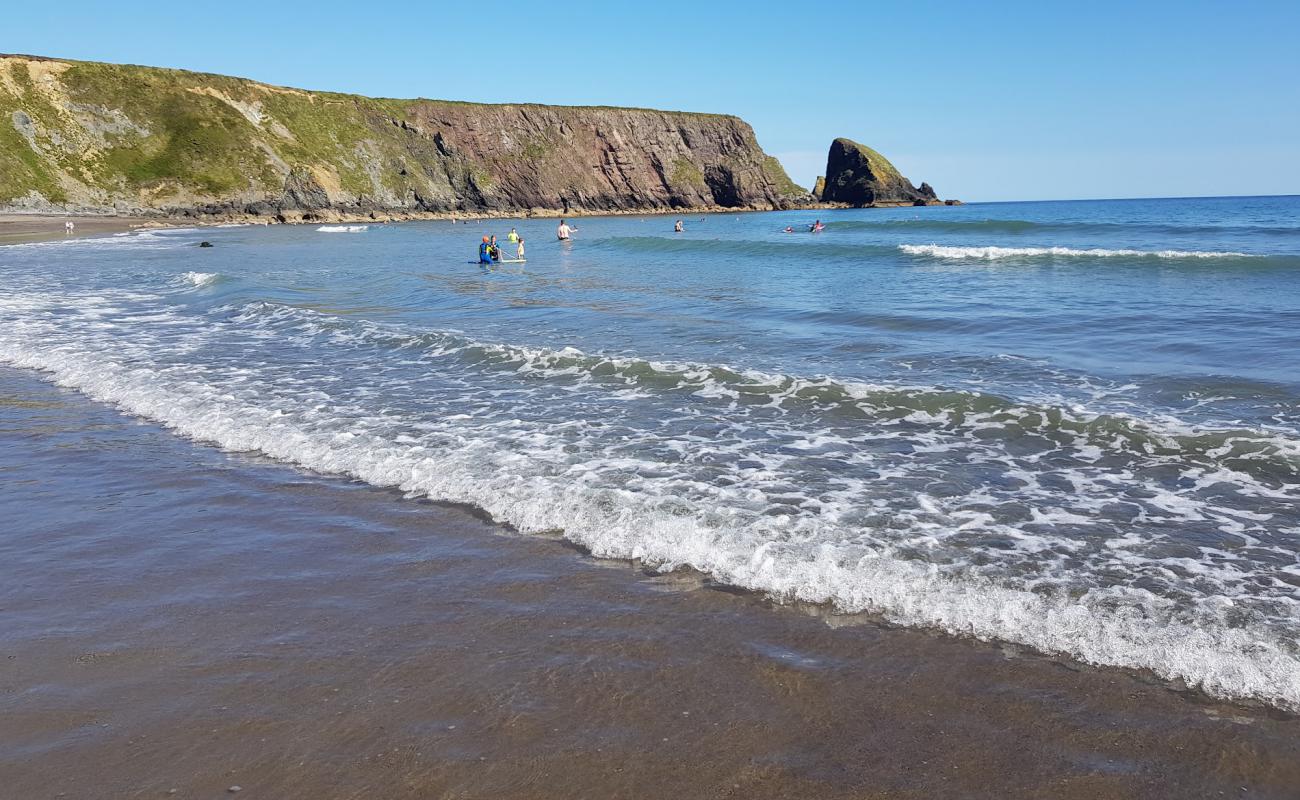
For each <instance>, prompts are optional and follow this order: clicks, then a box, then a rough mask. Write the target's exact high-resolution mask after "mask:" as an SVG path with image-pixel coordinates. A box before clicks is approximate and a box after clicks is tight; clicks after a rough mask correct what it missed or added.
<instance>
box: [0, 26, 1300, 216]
mask: <svg viewBox="0 0 1300 800" xmlns="http://www.w3.org/2000/svg"><path fill="white" fill-rule="evenodd" d="M0 52H7V53H29V54H36V55H47V56H55V57H62V58H75V59H87V60H95V61H113V62H124V63H132V64H148V65H152V66H164V67H178V68H183V69H190V70H197V71H203V72H216V73H222V74H228V75H238V76H241V77H248V78H254V79H257V80H260V81H265V82H267V83H274V84H281V85H287V86H296V87H301V88H307V89H322V90H333V91H344V92H357V93H360V94H367V95H374V96H385V97H432V98H441V99H452V100H472V101H482V102H523V101H526V102H538V103H559V104H571V105H588V104H594V105H626V106H638V107H649V108H664V109H675V110H686V111H706V112H717V113H729V114H736V115H738V116H740V117H742V118H743V119H745V120H746V121H747V122H749V123H750V124H751V125H753V127H754V130H755V132H756V133H757V135H758V140H759V143H760V144H761V145H762V146H763V147H764V149H765V150H767V152H769V153H771V154H773V155H775V156H777V157H778V158H779V159H780V160H781V162H782V163H783V164H784V165H785V167H786V169H787V171H788V172H789V173H790V176H791V177H792V178H794V180H795V181H796V182H797V183H799V184H801V185H804V186H811V185H812V182H813V180H814V179H815V177H816V176H817V175H820V174H822V173H824V171H825V165H826V152H827V150H828V149H829V146H830V142H831V140H833V139H834V138H836V137H838V136H845V137H848V138H850V139H855V140H857V141H860V142H862V143H864V144H867V145H870V146H871V147H873V148H875V149H876V150H878V151H880V152H882V153H884V154H885V155H886V156H887V157H888V158H890V159H891V160H892V161H893V162H894V163H895V164H896V165H897V166H898V167H899V169H900V170H901V171H902V172H903V174H905V175H907V176H908V177H909V178H911V179H912V180H913V182H915V183H918V184H919V183H920V182H921V181H928V182H929V183H930V184H932V185H933V186H934V187H935V189H936V190H937V191H938V192H939V195H940V196H941V197H946V198H947V197H955V198H960V199H963V200H968V201H981V200H982V201H993V200H1044V199H1075V198H1110V197H1177V196H1206V195H1250V194H1300V2H1296V0H1289V1H1288V2H1273V1H1272V0H1260V1H1258V2H1255V1H1253V0H1240V1H1239V2H1227V1H1226V0H1224V1H1223V2H1200V1H1199V0H1183V2H1163V1H1162V0H1152V1H1151V2H1140V1H1138V2H1134V1H1133V0H1130V2H1108V1H1107V0H1102V1H1101V2H1092V3H1064V2H1060V3H1056V2H1033V3H1030V2H983V3H977V2H949V3H941V2H927V0H918V1H916V2H891V3H885V2H867V1H864V0H859V1H858V2H852V3H825V2H805V3H768V2H761V1H758V2H711V3H710V2H693V3H688V2H677V0H665V1H661V2H653V3H619V2H608V1H607V2H603V3H602V2H593V3H587V2H573V3H554V4H540V3H508V2H494V1H493V0H478V1H477V2H472V3H456V4H448V3H442V2H437V1H436V0H431V1H430V0H427V1H426V2H421V3H403V2H387V3H372V4H363V3H357V2H355V0H354V1H353V2H348V3H342V2H333V1H332V0H316V1H315V2H313V3H310V4H298V3H294V4H288V3H275V2H265V1H264V2H259V3H250V2H244V0H226V2H222V3H217V4H211V3H184V2H176V1H175V0H172V2H168V3H161V2H130V0H119V1H118V2H113V3H109V2H103V0H100V1H99V2H78V1H77V0H63V1H62V2H57V3H51V2H46V3H20V2H13V3H12V4H10V6H9V8H7V9H6V10H5V12H4V13H3V20H2V21H0Z"/></svg>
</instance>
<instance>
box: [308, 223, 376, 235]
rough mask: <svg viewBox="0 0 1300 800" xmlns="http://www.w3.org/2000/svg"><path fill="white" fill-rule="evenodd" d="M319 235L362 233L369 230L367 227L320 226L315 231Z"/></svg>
mask: <svg viewBox="0 0 1300 800" xmlns="http://www.w3.org/2000/svg"><path fill="white" fill-rule="evenodd" d="M316 230H317V232H319V233H362V232H363V231H368V230H370V226H369V225H322V226H320V227H319V228H317V229H316Z"/></svg>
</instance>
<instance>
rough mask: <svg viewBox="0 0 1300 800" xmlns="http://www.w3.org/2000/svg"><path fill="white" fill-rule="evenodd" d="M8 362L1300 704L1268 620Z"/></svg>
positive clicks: (155, 406) (641, 538)
mask: <svg viewBox="0 0 1300 800" xmlns="http://www.w3.org/2000/svg"><path fill="white" fill-rule="evenodd" d="M560 357H561V358H563V357H565V356H560ZM570 357H572V356H570ZM0 359H2V360H4V361H6V362H8V363H10V364H13V365H16V366H20V367H26V368H34V369H39V370H42V371H45V372H46V373H48V374H50V375H51V376H52V377H53V378H54V379H55V380H56V381H57V382H58V383H59V384H60V385H63V386H68V387H73V388H77V389H79V390H81V391H82V392H84V393H86V394H87V395H89V396H90V397H92V398H94V399H96V400H99V401H102V402H106V403H111V404H113V405H115V406H117V407H118V408H121V409H122V410H124V411H127V412H129V413H132V414H136V415H139V416H142V417H145V418H148V419H151V420H154V421H157V422H159V423H161V424H163V425H165V426H167V427H169V428H171V429H172V430H174V431H176V432H177V433H179V434H182V435H185V436H187V437H190V438H193V439H195V440H199V441H205V442H211V443H213V444H216V445H218V446H220V447H223V448H226V449H229V450H233V451H245V452H257V453H261V454H264V455H266V456H269V457H272V458H275V459H279V460H282V461H285V462H288V463H293V464H297V465H299V466H302V467H305V468H308V469H312V470H315V471H318V472H321V473H325V474H335V475H342V476H349V477H353V478H356V479H358V480H362V481H365V482H367V483H370V484H372V485H374V486H379V487H393V488H396V489H399V490H401V491H404V492H407V493H411V494H414V495H419V496H425V497H429V498H432V499H435V500H440V501H449V502H457V503H467V504H471V505H475V506H478V507H480V508H483V509H485V510H486V511H488V512H489V513H490V514H491V515H492V516H493V517H494V518H495V519H496V520H497V521H499V522H503V523H506V524H509V525H512V526H514V527H515V528H517V529H519V530H521V531H524V532H543V531H555V530H560V531H563V532H564V535H565V537H566V538H568V539H570V540H571V541H573V542H575V543H577V544H580V545H582V546H583V547H585V548H587V549H589V550H590V551H591V552H592V553H593V554H595V555H597V556H600V557H608V558H627V559H639V560H641V561H644V562H645V563H647V564H649V565H654V566H655V567H657V568H658V569H660V570H664V571H669V570H674V569H678V568H683V567H689V568H692V569H695V570H698V571H700V572H702V573H704V574H707V575H710V576H712V577H713V578H715V579H717V580H719V581H722V582H724V583H727V584H730V585H734V586H737V587H742V588H746V589H752V590H755V591H759V592H764V593H767V594H770V595H772V596H774V597H777V598H780V599H784V600H799V601H806V602H813V603H822V604H830V605H832V606H834V607H835V608H837V609H839V610H840V611H843V612H850V613H860V612H864V613H871V614H875V615H879V616H880V617H882V618H884V619H885V620H888V621H890V622H892V623H895V624H901V625H907V626H914V627H924V628H929V629H936V630H940V631H944V632H946V633H949V634H953V635H959V636H971V637H974V638H977V639H981V640H992V639H998V640H1004V641H1010V642H1015V643H1018V644H1023V645H1026V646H1029V647H1032V648H1035V649H1037V650H1039V651H1041V652H1045V653H1062V654H1068V655H1070V656H1072V657H1074V658H1076V659H1078V660H1081V661H1084V662H1087V663H1092V664H1099V665H1109V666H1119V667H1129V668H1139V669H1147V670H1150V671H1152V672H1154V673H1155V674H1157V675H1159V676H1161V677H1162V678H1165V679H1168V680H1181V681H1185V682H1186V683H1188V684H1190V685H1193V686H1198V687H1200V688H1202V689H1203V690H1205V691H1206V692H1208V693H1210V694H1213V695H1217V696H1224V697H1230V698H1256V699H1259V700H1262V701H1265V702H1269V703H1273V704H1276V705H1279V706H1281V707H1286V708H1300V660H1298V659H1297V656H1296V654H1295V653H1293V652H1288V650H1287V648H1286V646H1285V645H1284V643H1283V642H1280V641H1277V640H1276V639H1275V637H1272V636H1270V635H1269V633H1267V632H1266V631H1262V630H1256V629H1253V628H1251V627H1228V626H1226V625H1225V624H1224V621H1223V619H1222V618H1221V617H1220V616H1219V614H1218V612H1216V611H1215V610H1214V609H1212V608H1205V609H1199V610H1195V611H1191V612H1189V611H1187V610H1185V609H1178V608H1176V607H1175V604H1174V603H1173V602H1172V601H1170V600H1167V599H1165V598H1161V597H1158V596H1156V595H1154V594H1152V593H1150V592H1148V591H1145V590H1142V589H1136V588H1111V589H1090V590H1088V591H1085V592H1083V593H1082V594H1080V595H1078V596H1071V595H1070V594H1068V593H1062V592H1041V591H1030V590H1026V589H1018V588H1013V587H1009V586H1005V585H1000V584H998V583H997V582H994V581H991V580H987V579H982V578H980V577H978V576H971V575H967V576H963V575H954V574H947V573H943V572H940V571H939V570H937V569H936V568H935V566H934V565H932V564H929V563H924V562H918V561H915V560H910V559H907V558H904V557H901V556H900V555H899V554H896V553H892V552H890V551H889V550H888V549H884V548H873V547H870V546H866V547H864V546H861V545H849V544H846V543H842V542H841V543H830V544H823V545H821V546H818V547H815V548H813V549H809V548H807V547H804V546H802V545H801V544H800V543H801V542H804V541H807V540H808V539H809V538H814V539H815V538H816V532H815V530H810V529H808V528H807V526H806V525H804V526H802V527H801V526H800V525H798V524H795V523H788V522H785V521H782V520H780V519H771V520H768V521H761V522H756V523H752V524H754V525H760V526H766V527H767V528H768V529H767V530H762V531H758V532H757V533H758V535H755V533H756V532H755V531H754V530H752V529H750V530H747V531H745V532H744V533H742V532H741V531H740V530H738V529H737V528H736V527H735V526H736V524H737V522H736V520H734V519H730V518H728V516H727V515H726V514H725V513H721V512H719V511H710V510H709V509H707V508H693V507H691V506H690V505H689V504H687V505H683V501H681V500H680V499H679V498H674V497H672V496H671V494H669V495H656V494H654V493H650V492H637V491H629V490H627V489H617V488H602V487H596V486H590V485H586V484H585V483H584V482H583V481H580V480H573V479H570V478H568V477H566V476H563V475H560V476H554V477H548V476H546V475H541V474H530V473H529V472H528V471H527V466H526V464H521V463H519V462H518V458H519V456H518V454H517V453H513V452H509V451H494V450H493V449H491V448H486V447H485V446H484V444H483V443H482V442H465V443H463V444H461V445H460V446H451V447H441V448H437V447H428V446H424V445H423V444H421V443H419V442H411V441H409V440H403V438H402V437H401V436H391V435H385V434H384V433H382V432H380V433H377V432H375V431H374V430H371V429H367V428H365V427H361V428H356V427H353V426H349V425H348V423H347V421H346V420H343V419H334V418H330V417H328V416H322V415H321V413H319V411H313V410H311V409H300V408H294V407H293V406H287V407H270V406H267V405H264V404H262V403H260V402H258V401H257V400H255V399H254V398H253V397H249V396H246V397H236V396H232V395H231V394H230V393H229V391H228V390H227V388H226V387H221V386H215V385H209V384H206V383H204V382H203V381H202V379H201V378H199V377H198V376H187V377H185V378H183V379H181V380H179V381H174V382H169V381H168V380H166V379H164V378H162V377H160V376H158V375H155V374H153V373H152V372H151V371H149V370H142V369H139V368H138V367H136V366H133V365H131V364H125V363H124V364H118V363H115V362H114V361H113V360H112V359H111V358H108V359H106V358H104V357H103V354H102V353H95V352H92V351H82V352H77V351H74V350H72V349H55V350H41V349H40V348H38V347H35V346H25V345H23V344H19V343H15V342H13V341H8V340H4V341H3V344H2V346H0ZM307 405H309V406H310V405H311V403H308V404H307ZM512 464H513V466H511V465H512ZM521 469H523V470H525V471H524V472H523V473H522V474H521V473H520V470H521Z"/></svg>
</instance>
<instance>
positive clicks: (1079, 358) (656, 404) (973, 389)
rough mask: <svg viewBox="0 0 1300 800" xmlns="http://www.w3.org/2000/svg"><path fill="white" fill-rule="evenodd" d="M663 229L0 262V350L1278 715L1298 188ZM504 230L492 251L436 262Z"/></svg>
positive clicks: (712, 565)
mask: <svg viewBox="0 0 1300 800" xmlns="http://www.w3.org/2000/svg"><path fill="white" fill-rule="evenodd" d="M817 217H820V219H821V220H822V221H823V222H825V223H826V224H827V227H826V230H825V231H824V232H822V233H819V234H810V233H807V232H805V231H806V230H807V226H808V225H809V224H810V223H811V222H812V221H813V220H814V219H815V218H817ZM682 219H683V221H684V224H685V227H686V230H685V232H684V233H682V234H673V233H672V224H673V218H671V217H615V218H589V219H580V220H577V222H576V224H577V227H578V232H577V234H576V235H575V239H574V241H572V242H570V243H559V242H557V241H555V238H554V228H555V225H556V222H557V221H556V220H515V221H490V222H483V223H471V224H467V225H466V224H462V225H452V224H450V223H448V222H427V223H407V224H401V225H387V226H383V225H372V226H369V228H368V229H367V230H364V231H358V232H353V233H337V232H322V231H318V230H316V229H315V228H313V227H307V226H297V227H288V226H275V227H260V226H255V227H231V228H220V229H213V228H207V229H202V230H197V229H191V230H172V231H156V232H151V233H141V234H133V235H122V236H116V237H108V238H104V239H80V240H65V241H59V242H53V243H42V244H33V245H15V246H9V247H3V248H0V271H3V276H4V281H5V291H4V292H3V294H2V295H0V362H4V363H9V364H12V365H15V366H19V367H25V368H30V369H35V370H40V371H41V372H42V373H43V374H45V375H47V376H49V377H51V378H52V379H54V380H56V381H58V382H59V383H61V384H63V385H65V386H69V387H74V388H76V389H79V390H81V391H83V392H85V393H86V394H87V395H89V396H91V397H93V398H96V399H98V400H101V401H104V402H107V403H112V404H115V405H117V406H119V407H121V408H123V409H124V410H127V411H129V412H131V413H134V414H137V415H140V416H142V417H146V418H149V419H153V420H157V421H160V422H162V423H164V424H166V425H168V426H170V427H171V428H172V429H174V430H175V431H176V432H177V433H178V434H180V435H184V436H188V437H191V438H193V439H195V440H198V441H201V442H206V443H211V444H216V445H218V446H221V447H223V448H227V449H231V450H240V451H257V452H261V453H264V454H266V455H269V456H271V457H273V458H276V459H280V460H282V461H284V462H285V463H286V465H293V466H296V467H298V468H305V469H310V470H315V471H319V472H323V473H331V474H340V475H347V476H351V477H354V478H357V479H359V480H363V481H367V482H369V483H372V484H375V485H380V486H396V487H400V488H402V489H404V490H406V491H408V492H410V493H411V494H413V495H421V496H427V497H431V498H434V499H438V500H446V501H452V502H465V503H472V504H474V505H477V506H479V507H481V508H483V509H485V510H486V511H487V512H489V513H490V514H492V515H493V516H494V517H495V518H496V519H498V520H500V521H502V522H504V523H508V524H510V525H513V526H515V527H517V528H518V529H520V530H523V531H525V532H543V531H547V532H550V531H562V532H563V534H564V535H565V536H566V537H568V538H569V539H571V540H572V541H574V542H577V543H579V544H581V545H583V546H585V547H587V548H590V549H591V550H592V551H594V552H595V553H597V554H599V555H603V556H613V557H620V558H639V559H643V560H644V561H645V562H647V563H648V564H650V565H653V566H655V567H658V568H662V569H674V568H679V567H691V568H695V569H698V570H701V571H703V572H705V573H708V574H710V575H711V576H713V577H714V578H715V579H716V580H719V581H721V582H725V583H729V584H733V585H737V586H741V587H746V588H751V589H754V590H757V591H762V592H766V593H770V594H772V595H773V596H776V597H779V598H785V599H802V600H807V601H813V602H818V603H826V604H829V605H831V606H833V607H835V608H837V609H839V610H841V611H844V612H846V613H852V612H867V613H870V614H874V615H877V616H880V617H883V618H886V619H888V620H890V621H893V622H895V623H898V624H904V625H912V626H918V627H925V628H930V629H937V630H943V631H947V632H950V633H953V634H959V635H972V636H977V637H980V638H985V639H995V640H1004V641H1010V642H1015V643H1020V644H1024V645H1028V646H1031V647H1034V648H1037V649H1039V650H1042V651H1046V652H1054V653H1064V654H1068V655H1070V656H1072V657H1074V658H1077V659H1080V660H1083V661H1088V662H1091V663H1096V664H1103V665H1113V666H1127V667H1139V668H1145V669H1150V670H1153V671H1155V672H1156V673H1157V674H1159V675H1161V676H1164V677H1166V678H1171V679H1178V680H1182V681H1185V682H1187V683H1189V684H1193V685H1197V686H1200V687H1201V688H1203V689H1204V690H1206V691H1208V692H1211V693H1214V694H1217V695H1221V696H1229V697H1248V698H1257V699H1260V700H1264V701H1266V702H1269V703H1273V704H1276V705H1280V706H1287V707H1300V646H1298V645H1297V637H1298V636H1300V555H1298V552H1300V550H1298V543H1300V198H1296V197H1287V198H1231V199H1229V198H1217V199H1197V200H1146V201H1090V202H1069V203H1017V204H985V205H968V206H962V207H937V208H905V209H890V210H855V211H847V210H846V211H822V212H782V213H765V214H739V215H733V214H715V215H706V216H703V217H700V216H683V217H682ZM511 225H514V226H515V227H517V228H518V229H519V231H520V232H521V233H523V234H524V236H525V237H526V239H527V243H528V257H529V258H528V261H527V263H525V264H509V265H499V266H496V267H494V268H483V267H480V266H477V265H474V264H470V263H467V262H468V261H469V260H470V259H472V258H474V255H475V248H476V242H477V241H478V238H479V236H480V235H482V234H485V233H496V234H497V235H498V236H501V237H504V235H505V233H506V232H507V231H508V230H509V228H510V227H511ZM787 225H791V226H794V227H795V228H796V230H797V231H798V232H796V233H789V234H788V233H784V232H783V229H784V228H785V227H786V226H787ZM200 240H209V241H211V242H212V243H213V244H214V245H215V247H213V248H211V249H206V248H205V249H200V248H198V247H196V244H197V243H198V242H199V241H200ZM2 413H4V412H3V411H0V414H2ZM139 457H142V458H143V457H145V455H144V454H141V455H140V456H139ZM74 501H75V499H74ZM268 502H274V498H268Z"/></svg>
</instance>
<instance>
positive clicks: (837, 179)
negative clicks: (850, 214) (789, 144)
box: [818, 139, 941, 206]
mask: <svg viewBox="0 0 1300 800" xmlns="http://www.w3.org/2000/svg"><path fill="white" fill-rule="evenodd" d="M818 186H821V187H822V191H821V192H820V193H819V194H818V198H819V199H820V200H822V201H823V202H827V203H847V204H848V205H852V206H912V205H938V204H939V203H940V202H941V201H940V200H939V198H938V197H937V196H936V195H935V192H934V189H932V188H930V184H928V183H922V184H921V186H920V188H917V187H915V186H913V185H912V182H911V181H909V180H908V179H907V178H904V177H903V175H902V173H900V172H899V171H898V170H897V169H896V168H895V167H894V165H893V164H891V163H889V159H887V158H885V157H884V156H882V155H881V154H880V153H877V152H876V151H875V150H872V149H871V148H870V147H867V146H866V145H862V144H858V143H857V142H855V141H853V140H851V139H836V140H835V141H833V142H831V149H830V153H828V154H827V157H826V177H825V179H824V182H823V179H821V178H819V179H818Z"/></svg>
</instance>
